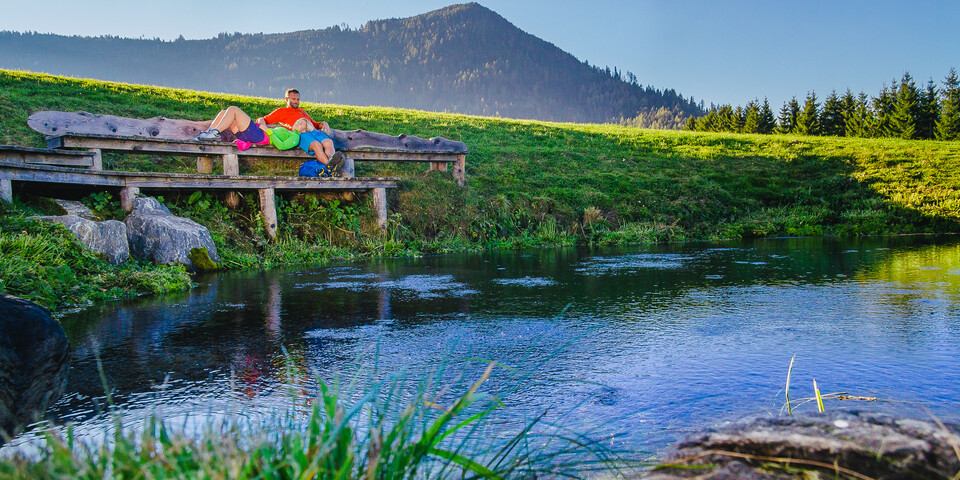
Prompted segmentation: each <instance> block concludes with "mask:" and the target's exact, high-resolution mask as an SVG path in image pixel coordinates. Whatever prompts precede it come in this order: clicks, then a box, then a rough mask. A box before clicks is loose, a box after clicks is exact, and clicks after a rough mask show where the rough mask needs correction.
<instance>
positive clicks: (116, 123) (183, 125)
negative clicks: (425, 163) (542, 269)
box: [27, 110, 468, 153]
mask: <svg viewBox="0 0 960 480" xmlns="http://www.w3.org/2000/svg"><path fill="white" fill-rule="evenodd" d="M248 113H250V112H248ZM211 120H212V119H211ZM27 125H29V126H30V128H32V129H34V130H36V131H38V132H40V133H43V134H44V135H64V134H79V135H117V136H123V137H141V138H145V139H151V138H162V139H169V140H190V139H192V138H194V137H196V135H197V133H199V132H201V131H203V130H205V129H207V128H208V127H209V126H210V120H206V121H193V120H177V119H169V118H163V117H153V118H148V119H137V118H126V117H117V116H113V115H95V114H92V113H87V112H59V111H49V110H48V111H41V112H36V113H34V114H33V115H30V117H29V118H28V119H27ZM332 133H333V142H334V146H335V147H336V148H337V149H338V150H351V149H355V148H358V147H372V148H378V149H393V150H421V151H429V152H447V153H468V151H467V145H466V144H465V143H463V142H458V141H455V140H449V139H446V138H443V137H433V138H426V139H424V138H420V137H416V136H412V135H407V134H400V135H387V134H384V133H377V132H368V131H366V130H351V131H346V130H333V132H332ZM231 137H232V135H231ZM225 140H232V138H229V139H225Z"/></svg>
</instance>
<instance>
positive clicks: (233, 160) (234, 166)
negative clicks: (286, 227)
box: [223, 153, 276, 217]
mask: <svg viewBox="0 0 960 480" xmlns="http://www.w3.org/2000/svg"><path fill="white" fill-rule="evenodd" d="M223 174H224V175H227V176H231V177H235V176H237V175H240V156H239V155H237V154H235V153H228V154H226V155H224V156H223ZM271 198H273V197H271ZM271 202H272V200H271ZM227 206H228V207H230V208H237V207H238V206H240V195H239V194H237V192H227ZM274 217H276V214H274Z"/></svg>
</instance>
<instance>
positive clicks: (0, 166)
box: [0, 161, 399, 191]
mask: <svg viewBox="0 0 960 480" xmlns="http://www.w3.org/2000/svg"><path fill="white" fill-rule="evenodd" d="M0 178H6V179H8V180H16V181H28V182H52V183H69V184H78V185H99V186H115V187H127V186H133V187H140V188H167V189H221V190H231V189H232V190H250V189H261V188H274V189H276V190H348V191H365V190H369V189H371V188H396V186H397V182H398V181H399V179H398V178H395V177H386V178H371V177H367V178H336V177H334V178H314V177H286V176H254V175H245V176H233V177H228V176H222V175H200V174H191V173H157V172H117V171H107V170H103V171H99V172H96V171H90V170H78V169H72V168H65V167H52V166H45V165H26V164H23V163H20V162H9V161H0Z"/></svg>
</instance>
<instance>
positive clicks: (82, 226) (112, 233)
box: [36, 215, 130, 265]
mask: <svg viewBox="0 0 960 480" xmlns="http://www.w3.org/2000/svg"><path fill="white" fill-rule="evenodd" d="M36 218H37V219H39V220H43V221H45V222H54V223H59V224H61V225H63V226H65V227H67V229H68V230H70V231H71V232H73V234H74V235H75V236H76V237H77V239H78V240H80V243H82V244H83V246H85V247H87V248H89V249H90V250H92V251H94V252H97V253H99V254H101V255H103V257H104V258H106V259H107V261H109V262H110V263H112V264H114V265H118V264H121V263H123V262H125V261H127V259H128V258H130V246H129V244H128V243H127V226H126V225H124V224H123V222H120V221H117V220H107V221H105V222H95V221H93V220H88V219H86V218H82V217H79V216H77V215H62V216H48V217H36Z"/></svg>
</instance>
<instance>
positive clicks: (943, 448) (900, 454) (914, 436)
mask: <svg viewBox="0 0 960 480" xmlns="http://www.w3.org/2000/svg"><path fill="white" fill-rule="evenodd" d="M958 449H960V426H957V425H945V426H940V425H938V424H937V423H936V422H934V421H933V420H917V419H909V418H896V417H892V416H888V415H883V414H875V413H862V412H833V413H829V414H822V415H805V416H797V417H773V418H771V417H763V418H753V419H746V420H742V421H739V422H736V423H734V424H732V425H730V426H728V427H724V428H721V429H718V430H713V431H708V432H706V433H700V434H696V435H693V436H691V437H689V438H687V439H686V440H684V441H683V442H681V443H679V444H678V445H676V446H675V447H674V448H673V450H672V453H670V454H669V455H668V457H667V458H666V459H665V460H664V464H665V465H677V466H680V467H679V468H672V467H669V466H668V467H662V468H660V469H658V470H655V471H653V472H648V473H647V474H646V475H643V476H642V478H644V479H646V480H671V479H680V478H694V477H697V478H711V479H764V480H774V479H776V480H779V479H799V478H864V477H867V478H875V479H949V478H955V477H954V475H956V474H957V473H958V472H960V451H958ZM697 466H699V467H700V468H693V469H691V467H697ZM851 472H853V473H855V475H854V474H852V473H851Z"/></svg>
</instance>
